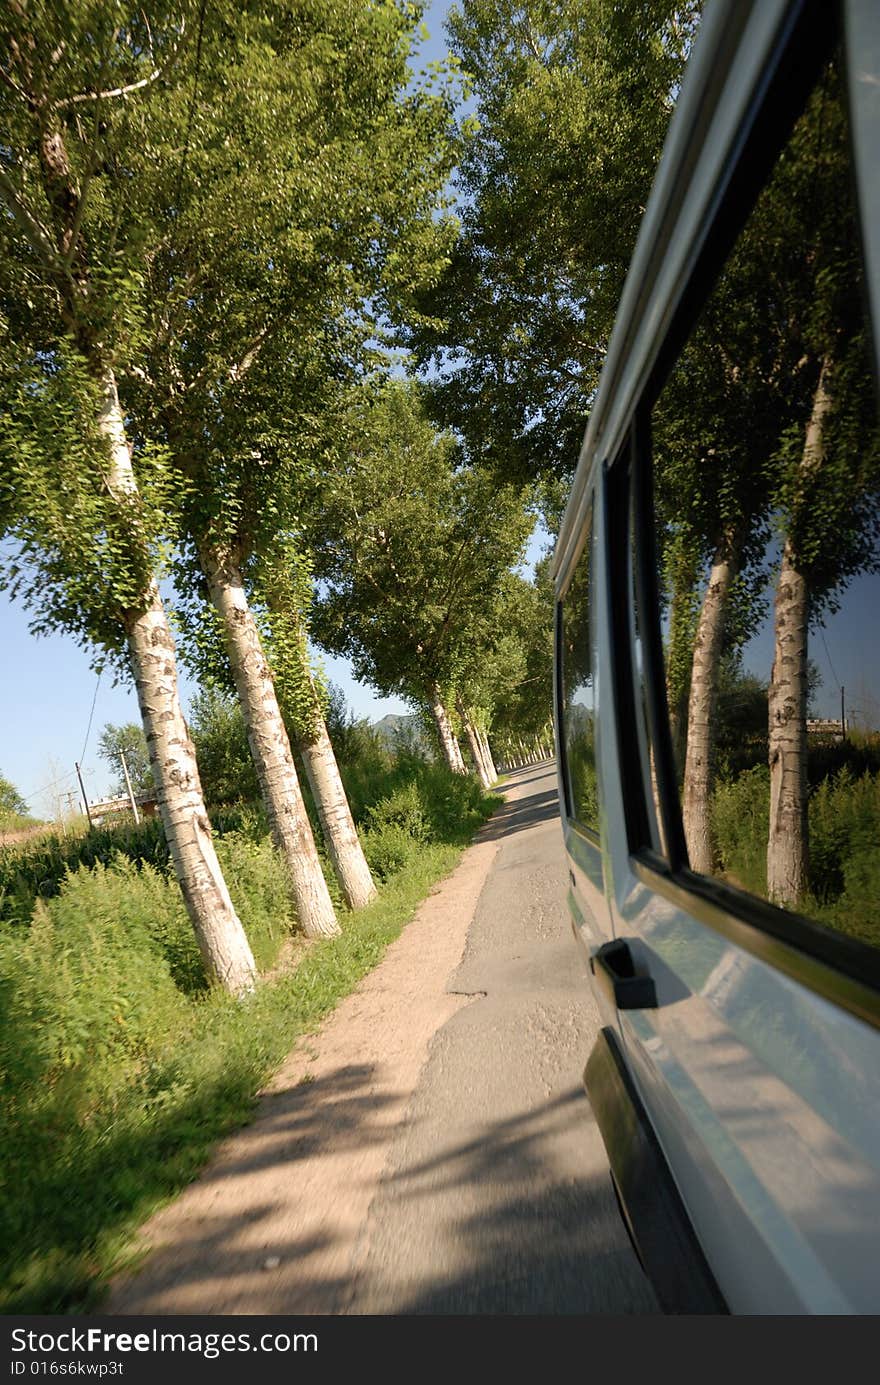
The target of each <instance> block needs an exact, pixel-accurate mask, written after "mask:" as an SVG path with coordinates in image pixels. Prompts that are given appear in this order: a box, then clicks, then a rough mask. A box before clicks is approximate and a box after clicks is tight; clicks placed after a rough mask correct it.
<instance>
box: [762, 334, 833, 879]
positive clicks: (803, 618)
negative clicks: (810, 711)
mask: <svg viewBox="0 0 880 1385" xmlns="http://www.w3.org/2000/svg"><path fill="white" fill-rule="evenodd" d="M828 369H829V367H828V361H827V360H823V362H822V366H821V369H820V371H819V380H818V383H817V385H816V392H815V394H814V395H813V407H812V409H811V411H810V421H809V423H808V424H807V432H806V437H805V439H804V450H803V455H802V457H801V462H800V468H799V470H800V474H801V477H802V478H803V479H805V480H806V479H808V478H809V477H810V476H812V475H815V473H816V472H818V471H819V470H820V468H821V466H822V462H823V460H824V455H825V438H824V431H825V422H826V420H827V417H828V414H829V413H830V411H831V406H832V399H831V394H830V392H829V389H828ZM808 623H809V584H808V580H807V575H806V573H805V572H803V571H802V570H801V569H800V567H799V565H798V561H797V555H796V553H795V551H794V548H793V545H792V543H791V539H790V537H789V538H787V539H786V541H785V547H784V548H783V550H782V563H781V565H780V568H779V578H778V581H777V583H776V600H775V604H774V648H773V671H772V673H771V675H770V689H769V695H768V721H769V725H768V731H769V747H768V751H769V761H770V822H769V831H768V834H767V897H768V898H769V899H770V900H771V901H772V902H773V903H774V904H785V905H789V906H794V905H796V904H797V903H798V901H799V900H800V899H802V898H803V896H804V894H805V893H806V890H807V884H808V879H809V868H810V845H809V829H808V820H807V649H808Z"/></svg>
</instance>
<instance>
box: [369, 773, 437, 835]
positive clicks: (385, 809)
mask: <svg viewBox="0 0 880 1385" xmlns="http://www.w3.org/2000/svg"><path fill="white" fill-rule="evenodd" d="M365 826H366V828H367V830H368V831H371V832H372V831H375V832H378V831H381V829H382V828H384V827H390V826H394V827H399V828H401V829H402V831H403V832H404V833H405V834H406V836H407V837H409V838H410V839H411V840H412V841H414V842H426V841H428V839H429V837H430V836H431V823H430V820H429V811H428V810H426V804H425V794H424V788H423V786H422V785H420V784H419V782H418V781H417V780H415V779H412V780H410V782H409V783H408V784H401V786H400V788H397V789H394V790H392V792H391V793H390V794H388V795H387V797H385V798H380V799H379V801H378V803H374V804H373V806H372V808H368V809H367V812H366V816H365Z"/></svg>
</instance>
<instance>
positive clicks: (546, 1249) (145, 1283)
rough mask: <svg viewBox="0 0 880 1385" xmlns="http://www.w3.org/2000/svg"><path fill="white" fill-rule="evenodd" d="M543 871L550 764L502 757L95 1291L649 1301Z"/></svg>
mask: <svg viewBox="0 0 880 1385" xmlns="http://www.w3.org/2000/svg"><path fill="white" fill-rule="evenodd" d="M565 878H566V876H565V862H564V854H563V851H562V835H561V832H560V825H559V817H558V807H557V802H556V786H555V769H554V767H552V766H549V765H545V766H542V767H532V768H531V769H528V770H522V771H519V772H517V773H516V774H514V775H513V776H511V782H510V786H509V788H508V790H507V801H506V803H505V805H504V807H502V808H501V809H500V810H499V812H498V813H497V814H496V815H495V817H494V818H493V819H492V820H491V822H490V823H488V824H487V826H486V827H485V828H484V829H483V830H482V831H481V833H480V834H479V836H478V838H477V841H476V842H475V844H474V845H473V846H472V847H470V848H469V850H468V851H467V852H465V854H464V856H463V858H462V861H461V863H460V864H459V866H458V868H457V869H456V870H455V871H454V872H453V874H452V875H451V876H450V877H449V878H448V879H447V880H445V881H443V882H442V884H441V885H440V886H438V887H437V889H436V890H435V892H434V894H433V895H432V896H430V897H429V898H428V899H427V900H426V901H425V902H424V904H423V905H422V906H421V908H420V909H419V911H418V913H417V915H416V917H415V919H414V920H413V922H412V923H411V924H409V925H408V927H407V928H406V929H405V930H404V932H403V934H402V935H401V937H400V938H399V939H398V940H397V941H396V942H395V943H394V944H393V945H392V946H391V947H390V948H389V949H388V952H387V953H386V955H385V958H384V959H383V961H382V962H381V963H380V965H379V966H378V967H377V968H376V969H375V970H374V971H373V972H372V973H371V974H370V975H369V976H368V977H366V978H365V980H364V981H363V982H362V983H361V985H360V987H359V988H358V990H357V991H356V992H355V993H354V994H352V995H351V996H349V997H348V998H347V999H346V1000H344V1001H343V1002H342V1003H341V1004H340V1005H339V1007H338V1008H337V1009H336V1011H334V1013H333V1014H332V1015H331V1016H330V1017H329V1018H328V1019H327V1020H326V1021H325V1022H324V1024H323V1025H322V1026H321V1027H320V1029H319V1030H318V1031H317V1033H316V1034H315V1035H313V1036H312V1037H311V1038H308V1039H304V1040H302V1041H301V1042H300V1044H299V1045H298V1047H297V1049H296V1050H295V1051H294V1053H293V1054H292V1055H291V1057H290V1058H289V1059H288V1061H287V1062H286V1063H285V1065H284V1067H283V1068H282V1070H281V1071H280V1072H279V1073H278V1075H277V1077H276V1078H275V1080H274V1082H273V1083H272V1084H271V1087H270V1088H269V1089H268V1090H267V1091H266V1093H265V1094H264V1096H263V1098H262V1101H261V1104H260V1106H259V1109H258V1112H257V1116H256V1118H255V1120H254V1122H253V1123H252V1124H251V1125H250V1126H248V1127H247V1128H246V1129H244V1130H242V1131H240V1132H238V1133H237V1134H236V1135H234V1136H232V1137H230V1138H229V1139H228V1140H227V1141H226V1142H225V1143H224V1144H223V1145H222V1146H221V1147H220V1148H219V1150H218V1152H217V1155H216V1157H215V1158H214V1160H213V1162H212V1163H211V1164H210V1166H209V1167H208V1168H207V1169H206V1170H205V1172H204V1173H203V1174H202V1175H201V1177H200V1178H199V1179H198V1180H197V1181H196V1182H195V1183H194V1184H193V1185H192V1186H191V1187H190V1188H189V1189H188V1190H187V1191H186V1192H185V1193H184V1194H183V1195H182V1196H181V1197H179V1198H178V1199H177V1201H176V1202H174V1203H173V1204H172V1205H170V1206H169V1207H168V1208H166V1209H165V1210H164V1211H163V1212H161V1213H159V1214H158V1215H157V1216H156V1217H154V1218H153V1219H152V1221H151V1222H150V1223H148V1225H147V1227H146V1228H145V1229H144V1236H145V1242H146V1244H147V1245H148V1246H150V1247H152V1251H151V1253H150V1255H149V1256H148V1258H147V1260H146V1262H145V1263H144V1265H143V1267H142V1269H141V1271H140V1272H139V1273H136V1274H134V1275H130V1276H127V1277H125V1278H121V1279H119V1280H117V1281H116V1283H115V1285H114V1286H113V1289H112V1291H111V1294H110V1297H109V1300H108V1302H107V1304H106V1306H105V1309H104V1311H109V1312H111V1313H160V1314H172V1313H210V1314H219V1313H227V1314H259V1313H279V1314H310V1313H379V1314H400V1313H499V1312H501V1313H589V1312H651V1311H655V1305H654V1300H653V1297H652V1295H651V1293H650V1290H649V1289H648V1287H647V1284H646V1281H645V1280H644V1278H643V1276H642V1274H641V1271H640V1270H639V1268H638V1265H637V1263H636V1260H635V1257H634V1256H633V1254H632V1251H631V1249H630V1247H629V1244H628V1242H627V1238H626V1235H625V1232H624V1231H623V1228H622V1226H621V1224H620V1220H619V1217H618V1215H617V1211H616V1209H615V1206H614V1200H613V1193H612V1191H611V1185H610V1180H609V1176H608V1167H607V1160H606V1157H605V1152H604V1148H603V1147H602V1142H601V1138H600V1136H599V1133H598V1130H597V1128H596V1125H595V1121H594V1120H593V1117H592V1113H591V1111H590V1108H589V1105H588V1103H587V1101H586V1098H585V1096H584V1094H583V1088H582V1084H581V1072H582V1070H583V1066H584V1062H585V1060H586V1056H587V1054H588V1053H589V1050H590V1047H591V1045H592V1042H593V1037H594V1035H595V1031H596V1027H597V1024H598V1017H597V1015H596V1012H595V1008H594V1006H593V1003H592V1000H591V998H590V994H589V990H588V987H587V983H586V976H585V968H584V964H583V961H582V959H581V957H580V955H579V953H578V951H577V948H576V945H575V943H574V941H573V939H572V936H571V930H570V925H569V922H568V918H567V913H566V908H565V903H564V898H565Z"/></svg>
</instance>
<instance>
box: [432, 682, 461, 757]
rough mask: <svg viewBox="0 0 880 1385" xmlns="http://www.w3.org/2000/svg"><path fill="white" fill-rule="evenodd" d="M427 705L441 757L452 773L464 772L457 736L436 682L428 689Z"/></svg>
mask: <svg viewBox="0 0 880 1385" xmlns="http://www.w3.org/2000/svg"><path fill="white" fill-rule="evenodd" d="M428 706H429V707H430V708H431V716H432V717H433V718H434V724H435V726H436V727H437V734H438V736H439V737H440V749H441V750H442V751H443V758H444V759H445V761H446V763H447V765H448V766H449V768H450V769H451V770H452V773H453V774H466V773H467V770H466V769H465V767H464V760H463V759H462V755H461V746H460V745H459V744H458V738H457V737H456V734H455V732H454V731H453V729H452V723H451V722H450V720H449V713H448V712H447V711H446V708H445V706H444V705H443V698H442V696H441V694H440V687H439V685H438V684H437V683H432V684H431V686H430V687H429V689H428Z"/></svg>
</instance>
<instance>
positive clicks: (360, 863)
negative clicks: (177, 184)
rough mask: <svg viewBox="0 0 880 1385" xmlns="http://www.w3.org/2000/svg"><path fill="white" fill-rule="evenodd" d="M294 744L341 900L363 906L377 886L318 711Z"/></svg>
mask: <svg viewBox="0 0 880 1385" xmlns="http://www.w3.org/2000/svg"><path fill="white" fill-rule="evenodd" d="M309 676H310V674H309ZM316 701H317V699H316ZM297 745H298V748H299V753H301V755H302V763H303V765H305V771H306V777H308V780H309V785H310V788H312V796H313V799H315V806H316V807H317V816H319V819H320V824H322V834H323V837H324V842H326V845H327V850H328V853H330V860H331V861H333V868H334V871H335V875H337V879H338V882H340V888H341V889H342V895H344V896H345V903H346V904H348V907H349V909H363V906H364V904H369V903H370V900H373V899H376V895H377V889H376V885H374V882H373V875H371V874H370V867H369V866H367V859H366V856H364V855H363V848H362V845H360V838H359V837H358V830H356V827H355V819H353V817H352V810H351V807H349V806H348V796H346V794H345V787H344V784H342V777H341V774H340V766H338V765H337V758H335V753H334V749H333V742H331V741H330V735H328V734H327V723H326V722H324V717H323V716H322V713H320V711H316V713H315V720H313V724H312V731H310V733H308V731H305V730H303V731H298V733H297Z"/></svg>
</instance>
